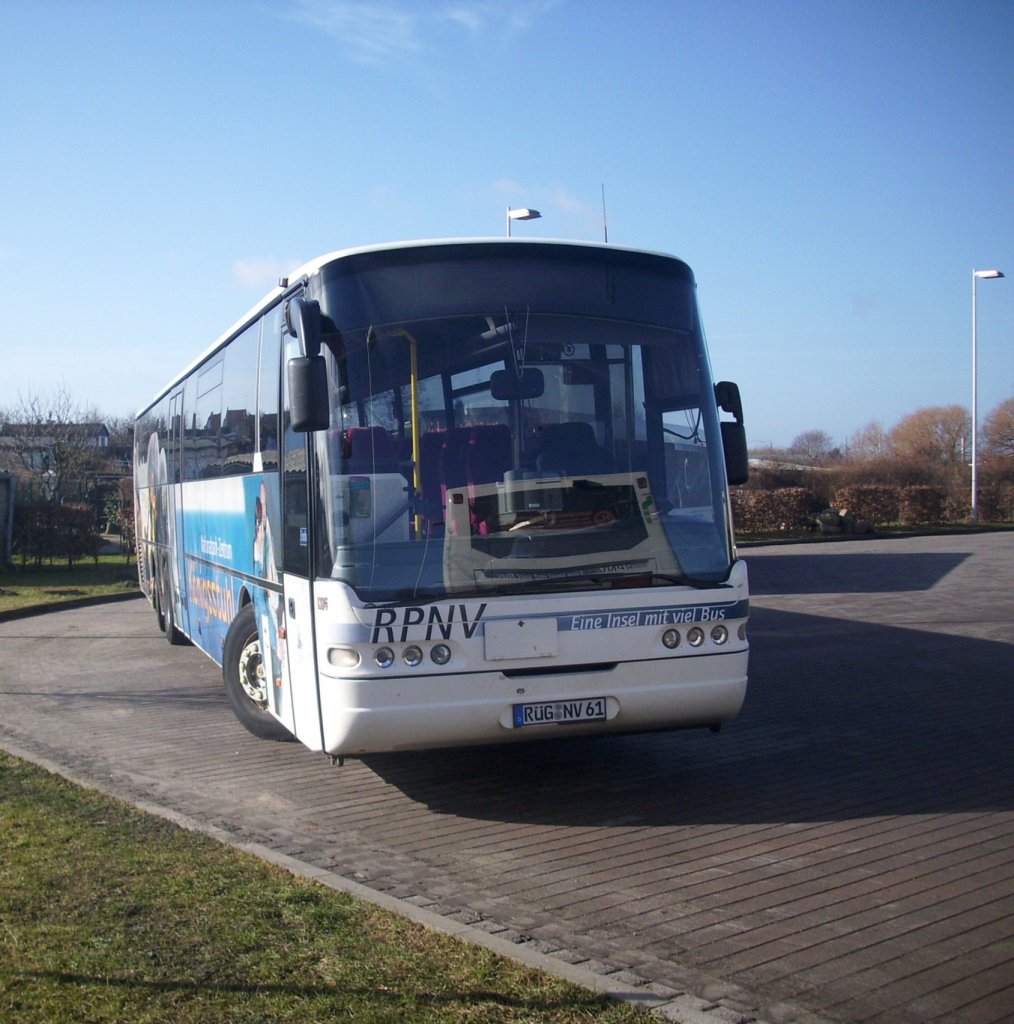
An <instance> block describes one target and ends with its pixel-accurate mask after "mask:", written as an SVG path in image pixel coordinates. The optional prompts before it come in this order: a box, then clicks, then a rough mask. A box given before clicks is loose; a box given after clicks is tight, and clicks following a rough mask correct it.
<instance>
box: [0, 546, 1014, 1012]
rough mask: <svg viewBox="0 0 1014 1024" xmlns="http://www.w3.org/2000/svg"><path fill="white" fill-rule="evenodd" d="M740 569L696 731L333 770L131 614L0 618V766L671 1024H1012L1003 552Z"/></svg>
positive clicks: (141, 609)
mask: <svg viewBox="0 0 1014 1024" xmlns="http://www.w3.org/2000/svg"><path fill="white" fill-rule="evenodd" d="M746 556H747V559H748V562H749V564H750V570H751V584H752V589H753V593H754V599H753V617H752V621H751V641H752V648H753V649H752V652H751V659H752V660H751V688H750V692H749V694H748V697H747V704H746V706H745V708H744V711H743V713H742V715H741V716H740V718H739V719H738V720H737V721H736V722H734V723H732V724H730V725H728V726H726V728H725V729H723V731H722V733H721V734H720V735H718V736H712V735H710V734H707V733H703V732H701V733H697V732H693V733H689V732H688V733H668V734H655V735H648V736H637V737H614V738H599V739H595V738H589V739H586V740H577V741H573V742H567V743H556V744H545V745H538V746H525V747H513V748H497V749H486V750H463V751H440V752H428V753H413V754H404V755H397V756H393V755H392V756H385V757H374V758H369V759H367V760H366V761H358V762H357V761H352V762H349V763H347V764H346V766H345V767H344V768H342V769H334V768H332V767H331V766H330V765H329V764H328V763H327V762H326V761H325V760H324V759H322V758H320V757H318V756H315V755H313V754H310V753H309V752H307V751H306V750H304V749H303V748H301V747H300V746H298V745H296V744H270V743H261V742H258V741H256V740H254V739H253V738H251V737H249V736H248V735H247V734H245V733H244V732H243V731H242V730H241V729H240V728H239V726H238V725H236V724H235V722H234V721H233V720H232V718H231V716H230V714H229V712H228V710H227V708H226V705H225V703H224V700H223V697H222V694H221V686H220V679H219V676H218V673H217V670H216V669H215V667H214V666H213V665H211V663H210V662H208V661H207V660H206V659H205V658H204V657H203V656H202V655H200V653H199V652H197V651H195V650H193V649H191V648H170V647H169V646H168V645H167V644H166V643H165V641H164V640H163V639H162V638H161V636H160V635H158V634H157V633H156V632H155V628H154V621H153V617H152V616H151V615H150V613H149V612H148V611H147V609H146V608H145V606H144V605H143V603H142V602H140V601H138V602H132V603H129V604H121V605H116V606H110V607H108V608H105V609H96V608H90V609H77V610H71V611H64V612H59V613H55V614H49V615H45V616H40V617H37V618H32V619H24V620H19V621H16V622H5V623H0V652H2V654H3V657H4V661H5V664H6V665H7V666H9V670H8V672H7V673H6V674H5V678H4V680H3V681H2V682H0V709H2V710H0V745H3V746H6V747H7V748H8V749H12V750H14V751H16V752H19V753H22V754H25V755H28V756H32V757H34V758H36V759H37V760H40V761H43V762H44V763H47V764H51V765H53V766H55V767H57V768H59V769H60V770H62V771H64V772H65V773H67V774H69V775H71V776H73V777H76V778H79V779H82V780H84V781H88V782H90V783H91V784H94V785H98V786H99V787H101V788H103V789H106V790H107V791H109V792H113V793H116V794H117V795H120V796H124V797H126V798H128V799H132V800H134V801H135V802H140V803H143V804H145V805H147V806H152V807H156V808H160V809H163V810H164V811H166V812H168V813H170V814H173V815H176V816H177V817H182V818H183V819H184V820H186V821H187V822H189V823H194V824H198V825H200V826H201V827H205V828H208V829H211V830H212V831H215V830H219V831H218V833H217V834H220V835H222V836H225V837H227V838H229V839H230V841H233V842H236V843H238V844H241V845H242V844H246V845H247V846H248V847H249V848H252V849H254V850H256V851H258V852H261V853H262V854H263V855H265V856H271V857H274V858H277V859H280V860H281V861H282V862H283V863H285V864H286V865H287V866H292V867H295V868H296V869H297V870H303V871H306V872H308V873H311V874H312V875H313V876H314V877H318V878H320V879H321V880H322V881H324V882H326V883H328V884H336V885H344V886H349V887H351V888H352V889H353V890H355V891H361V892H362V893H365V894H372V895H373V896H374V898H378V899H381V900H385V899H386V900H395V901H397V902H396V903H394V904H393V905H395V906H397V907H400V908H401V909H402V910H404V911H406V912H409V913H412V912H416V913H418V914H419V915H421V916H422V918H423V919H424V920H425V922H426V923H428V924H435V923H442V924H443V926H445V927H447V928H449V929H450V930H452V931H454V932H455V933H456V934H461V935H463V936H464V937H466V938H470V939H477V940H483V939H485V940H488V941H489V942H490V943H491V944H492V945H493V946H494V947H496V948H501V949H505V950H510V951H513V953H514V954H515V955H519V956H522V957H529V958H530V959H531V960H532V961H534V962H537V963H544V964H548V965H550V966H553V967H555V969H557V970H558V971H560V972H566V971H567V970H573V971H574V972H575V976H577V977H579V978H592V979H593V980H596V981H597V983H598V985H599V987H600V988H605V989H609V990H612V991H615V992H617V993H619V994H623V995H628V996H630V995H639V996H640V997H641V998H642V999H643V1000H644V1001H645V1002H646V1004H648V1005H652V1006H653V1007H654V1008H655V1011H656V1013H657V1014H658V1015H659V1016H661V1017H663V1018H666V1019H672V1020H683V1021H685V1022H686V1024H699V1022H701V1021H706V1020H710V1021H741V1022H742V1021H768V1022H770V1024H789V1022H799V1024H820V1022H877V1024H914V1022H916V1021H918V1022H920V1024H921V1022H923V1021H948V1022H950V1021H954V1022H957V1024H961V1022H965V1021H968V1022H973V1021H974V1022H975V1024H988V1022H1000V1021H1014V743H1012V742H1011V737H1012V734H1014V730H1012V727H1014V701H1012V700H1011V697H1012V687H1014V536H1010V535H996V534H982V535H975V536H964V537H953V538H949V537H932V538H919V539H908V540H876V541H866V542H863V541H849V542H845V543H841V544H835V545H787V546H771V547H766V548H759V549H750V550H748V551H747V552H746ZM434 915H436V916H434Z"/></svg>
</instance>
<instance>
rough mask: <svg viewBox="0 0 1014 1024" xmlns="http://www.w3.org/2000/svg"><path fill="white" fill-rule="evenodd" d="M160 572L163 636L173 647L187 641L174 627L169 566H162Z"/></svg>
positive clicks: (174, 618) (174, 614)
mask: <svg viewBox="0 0 1014 1024" xmlns="http://www.w3.org/2000/svg"><path fill="white" fill-rule="evenodd" d="M163 568H164V572H163V573H162V629H163V630H164V632H165V638H166V640H168V641H169V643H170V644H172V646H173V647H181V646H183V645H184V644H187V643H189V641H188V640H187V637H186V635H185V634H184V633H181V632H180V631H179V630H178V629H177V628H176V612H175V610H174V608H173V595H172V584H171V583H170V582H169V566H168V565H166V566H164V567H163Z"/></svg>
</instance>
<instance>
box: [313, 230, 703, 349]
mask: <svg viewBox="0 0 1014 1024" xmlns="http://www.w3.org/2000/svg"><path fill="white" fill-rule="evenodd" d="M407 270H411V273H406V271H407ZM322 276H323V278H324V280H325V290H326V291H327V293H328V296H329V300H330V304H331V308H332V309H335V310H338V309H340V310H341V327H342V329H343V330H344V329H352V330H354V329H356V328H360V327H366V326H369V325H371V324H383V323H386V322H390V320H391V319H392V317H393V318H396V319H398V320H425V319H428V318H431V317H446V316H448V315H454V314H474V313H476V312H478V311H486V312H489V313H495V312H502V311H503V309H504V308H505V307H508V308H510V309H511V310H512V311H516V310H523V311H526V312H528V313H531V314H536V313H548V314H563V315H569V316H581V317H597V318H605V319H609V320H617V321H626V322H629V323H643V324H651V325H654V326H660V327H668V328H671V329H676V330H681V331H689V330H692V329H693V328H694V326H695V315H694V308H693V283H694V280H693V274H692V272H691V270H690V268H689V267H688V266H687V265H686V264H685V263H683V262H682V261H680V260H677V259H675V258H674V257H667V256H661V255H658V254H655V253H646V252H640V251H637V250H621V249H613V248H611V247H606V246H589V245H581V244H572V243H546V242H509V241H506V240H501V241H491V242H487V241H483V242H478V241H473V242H468V243H457V242H452V243H433V244H431V245H429V246H419V247H412V248H407V247H406V248H401V249H398V250H384V251H376V250H371V251H363V252H358V253H354V254H349V255H348V256H347V257H345V258H342V259H340V260H336V261H335V262H333V263H331V264H329V265H327V266H326V267H324V268H323V270H322ZM677 282H679V283H680V284H681V285H683V287H679V288H673V284H675V283H677ZM687 285H689V286H690V287H686V286H687Z"/></svg>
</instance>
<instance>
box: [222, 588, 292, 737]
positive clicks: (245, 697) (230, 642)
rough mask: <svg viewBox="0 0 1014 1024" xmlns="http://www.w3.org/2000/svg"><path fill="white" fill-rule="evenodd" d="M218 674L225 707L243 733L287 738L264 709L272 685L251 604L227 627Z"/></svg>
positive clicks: (288, 734)
mask: <svg viewBox="0 0 1014 1024" xmlns="http://www.w3.org/2000/svg"><path fill="white" fill-rule="evenodd" d="M222 675H223V677H224V679H225V696H226V698H227V699H228V701H229V707H231V708H232V712H233V714H234V715H235V716H236V717H237V718H238V719H239V723H240V725H242V726H243V728H244V729H246V730H247V732H249V733H252V734H253V735H254V736H257V737H258V738H259V739H262V740H291V739H292V734H291V733H290V732H289V731H288V729H286V728H285V726H283V725H282V723H281V722H279V721H278V719H276V718H273V717H272V716H271V713H270V712H269V711H268V688H269V687H270V686H271V685H272V681H271V679H270V678H269V673H268V672H267V671H266V669H265V665H264V659H263V658H262V657H261V642H260V638H259V637H258V635H257V618H256V616H255V614H254V607H253V605H252V604H248V605H244V606H243V609H242V610H241V611H240V613H239V615H237V616H236V618H235V619H234V620H233V623H232V625H231V626H230V627H229V633H228V635H227V636H226V638H225V650H224V651H223V657H222Z"/></svg>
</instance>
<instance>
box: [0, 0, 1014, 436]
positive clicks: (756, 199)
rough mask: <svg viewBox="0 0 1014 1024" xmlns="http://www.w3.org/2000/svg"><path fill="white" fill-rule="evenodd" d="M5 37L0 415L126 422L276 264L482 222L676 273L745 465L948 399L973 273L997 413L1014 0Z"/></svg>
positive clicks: (76, 9)
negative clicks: (30, 410) (58, 412)
mask: <svg viewBox="0 0 1014 1024" xmlns="http://www.w3.org/2000/svg"><path fill="white" fill-rule="evenodd" d="M0 39H2V40H3V46H2V59H0V140H2V146H3V154H2V157H0V303H2V308H3V309H4V310H5V316H4V317H3V318H2V321H0V410H4V409H7V410H8V411H10V410H12V409H14V408H16V407H17V406H18V405H19V404H20V402H22V401H23V400H24V399H26V398H27V397H29V396H40V395H41V396H46V395H51V394H53V393H55V392H56V391H63V392H65V393H69V394H70V395H71V396H72V398H73V399H74V401H75V402H77V403H78V404H79V405H80V406H81V407H82V408H87V409H92V410H95V411H97V412H99V413H100V414H102V415H104V416H106V417H116V418H123V417H128V416H132V415H133V414H134V413H135V412H136V411H137V410H138V409H139V408H141V407H142V406H143V405H145V404H146V403H147V402H148V401H149V400H150V399H151V398H152V397H153V396H154V394H155V393H156V392H157V391H158V390H159V389H160V388H161V387H162V386H163V385H164V384H166V383H167V382H168V380H169V379H170V378H172V377H173V376H175V375H176V373H178V372H179V371H180V370H182V369H183V367H184V366H186V365H187V364H189V363H190V362H191V360H192V359H193V358H194V357H195V356H197V355H198V354H199V353H200V352H201V351H203V350H204V349H205V348H206V347H207V346H208V345H209V344H210V343H211V342H212V341H213V340H214V339H215V338H217V337H218V336H219V335H220V334H221V333H222V332H223V331H224V330H225V329H226V328H227V327H228V326H229V325H231V324H232V323H233V322H235V321H236V320H237V319H239V317H240V316H241V315H242V314H243V313H244V312H245V311H246V310H247V309H249V308H250V307H251V306H253V305H254V304H255V303H256V302H257V301H258V300H259V299H260V298H261V297H262V296H263V295H264V294H265V293H266V292H268V291H269V290H270V289H271V288H272V287H273V286H274V285H275V283H276V281H277V279H278V277H279V276H281V275H282V274H284V273H286V272H287V271H289V270H291V269H292V268H294V267H295V266H297V265H298V264H300V263H303V262H305V261H306V260H308V259H311V258H313V257H315V256H317V255H320V254H322V253H326V252H330V251H333V250H336V249H341V248H345V247H349V246H358V245H369V244H373V243H378V242H389V241H398V240H407V239H418V238H444V237H463V236H469V237H472V236H475V237H495V236H500V235H503V234H504V223H505V212H506V208H507V207H508V206H511V207H522V206H528V207H534V208H536V209H538V210H540V211H541V213H542V218H541V219H540V220H534V221H527V222H516V223H515V224H514V228H513V231H514V234H515V235H516V236H518V237H522V236H523V237H539V238H543V237H546V238H563V239H576V240H586V241H602V240H603V239H604V238H605V236H606V233H607V232H608V241H609V243H610V244H611V245H613V244H614V245H621V246H629V247H635V248H644V249H651V250H656V251H662V252H668V253H672V254H674V255H677V256H679V257H681V258H682V259H684V260H686V261H687V262H688V263H689V264H690V266H691V267H692V268H693V270H694V273H695V276H696V279H697V283H698V297H699V301H700V304H701V310H702V315H703V319H704V324H705V330H706V333H707V336H708V343H709V346H710V350H711V361H712V367H713V371H714V374H715V377H716V378H717V379H728V380H734V381H736V382H738V384H739V386H740V389H741V392H742V395H743V402H744V407H745V419H746V426H747V432H748V437H749V440H750V443H751V445H752V446H763V445H775V446H786V445H788V444H790V443H791V441H792V440H793V439H794V438H795V437H797V436H798V435H800V434H802V433H804V432H807V431H811V430H821V431H824V432H826V433H827V434H829V435H830V436H831V438H832V439H833V440H834V441H835V443H836V444H839V445H846V444H847V443H848V441H849V438H850V437H851V436H852V435H854V434H855V433H856V432H858V431H859V430H861V429H863V428H865V427H866V426H868V425H869V424H871V423H879V424H880V425H881V426H883V427H884V428H886V429H890V428H891V427H892V426H893V425H895V424H896V423H897V422H898V421H899V420H901V419H902V418H903V417H904V416H906V415H908V414H910V413H912V412H915V411H916V410H919V409H922V408H926V407H931V406H945V405H955V404H957V405H962V406H964V407H966V408H970V406H971V395H972V306H973V300H972V291H973V289H972V270H973V268H980V269H993V268H999V269H1000V270H1003V271H1005V272H1006V273H1007V274H1008V275H1009V276H1008V278H1007V279H1005V280H987V281H980V282H979V285H978V301H977V304H976V306H977V313H978V318H977V319H978V399H979V401H978V413H979V418H980V422H981V419H982V417H983V416H985V415H986V414H988V413H989V411H990V410H992V409H993V408H995V407H996V406H997V405H998V404H999V403H1000V402H1002V401H1004V400H1006V399H1008V398H1012V397H1014V59H1012V54H1014V0H977V2H970V0H953V2H951V0H918V2H910V0H791V2H790V0H763V2H762V0H628V2H625V3H620V2H618V0H516V2H510V0H499V2H496V0H490V2H487V0H448V2H446V3H444V2H442V0H359V2H353V3H344V2H337V0H248V2H234V0H165V2H159V0H67V2H59V0H0ZM603 199H604V203H603ZM603 210H605V215H603Z"/></svg>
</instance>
